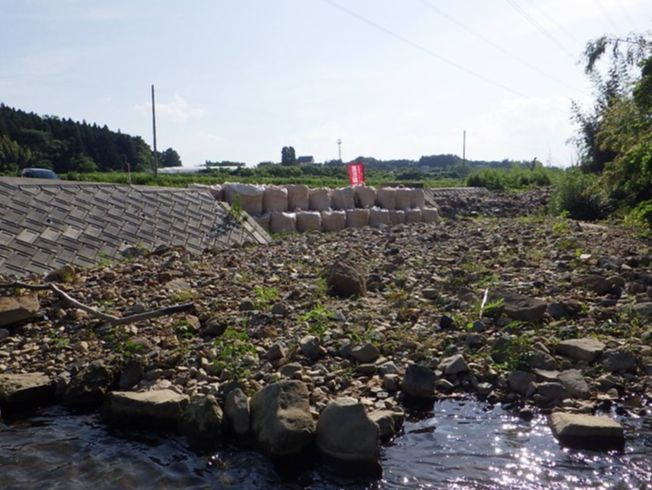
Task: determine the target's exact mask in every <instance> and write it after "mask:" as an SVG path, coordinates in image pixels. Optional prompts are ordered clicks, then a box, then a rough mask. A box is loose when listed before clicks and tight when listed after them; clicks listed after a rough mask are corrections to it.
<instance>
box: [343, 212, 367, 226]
mask: <svg viewBox="0 0 652 490" xmlns="http://www.w3.org/2000/svg"><path fill="white" fill-rule="evenodd" d="M368 224H369V210H368V209H347V210H346V227H347V228H362V227H363V226H367V225H368Z"/></svg>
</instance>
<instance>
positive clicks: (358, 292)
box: [326, 261, 367, 298]
mask: <svg viewBox="0 0 652 490" xmlns="http://www.w3.org/2000/svg"><path fill="white" fill-rule="evenodd" d="M326 285H327V286H328V291H329V293H330V294H331V295H333V296H340V297H343V298H347V297H350V296H364V295H365V294H366V293H367V284H366V280H365V277H364V276H363V275H362V274H361V273H360V272H359V271H358V269H356V268H355V267H354V266H353V265H351V264H349V263H347V262H344V261H341V262H337V263H334V264H333V265H331V266H330V268H329V270H328V276H327V278H326Z"/></svg>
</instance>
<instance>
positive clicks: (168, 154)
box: [159, 148, 182, 167]
mask: <svg viewBox="0 0 652 490" xmlns="http://www.w3.org/2000/svg"><path fill="white" fill-rule="evenodd" d="M159 165H160V166H161V167H181V165H182V164H181V157H179V154H178V153H177V152H176V151H174V150H173V149H172V148H168V149H167V150H165V151H164V152H163V153H161V154H160V157H159Z"/></svg>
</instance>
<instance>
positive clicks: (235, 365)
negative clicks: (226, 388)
mask: <svg viewBox="0 0 652 490" xmlns="http://www.w3.org/2000/svg"><path fill="white" fill-rule="evenodd" d="M213 345H214V346H215V347H216V348H217V352H218V354H217V357H216V358H215V360H214V361H213V366H214V367H215V369H216V370H217V371H219V372H222V373H223V372H226V374H227V377H228V378H229V379H231V380H235V381H237V380H240V379H243V378H245V377H247V376H248V375H249V374H250V371H249V369H248V368H247V366H246V364H245V362H244V357H245V356H247V355H253V354H256V348H255V347H254V345H253V344H252V343H251V340H250V339H249V334H247V331H246V330H238V329H236V328H234V327H228V328H227V329H226V330H225V331H224V333H223V334H222V335H221V336H220V337H219V338H217V339H215V341H214V342H213Z"/></svg>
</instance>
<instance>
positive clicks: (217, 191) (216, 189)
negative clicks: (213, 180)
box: [208, 184, 224, 201]
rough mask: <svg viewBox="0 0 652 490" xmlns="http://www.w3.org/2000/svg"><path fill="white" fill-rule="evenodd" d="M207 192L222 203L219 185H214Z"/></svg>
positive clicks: (222, 193)
mask: <svg viewBox="0 0 652 490" xmlns="http://www.w3.org/2000/svg"><path fill="white" fill-rule="evenodd" d="M208 191H209V192H210V193H211V195H212V196H213V197H214V198H215V200H216V201H224V189H223V188H222V186H221V185H220V184H215V185H213V186H211V187H209V189H208Z"/></svg>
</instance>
